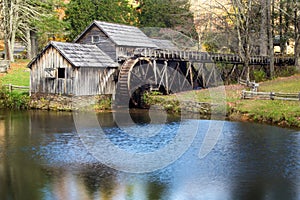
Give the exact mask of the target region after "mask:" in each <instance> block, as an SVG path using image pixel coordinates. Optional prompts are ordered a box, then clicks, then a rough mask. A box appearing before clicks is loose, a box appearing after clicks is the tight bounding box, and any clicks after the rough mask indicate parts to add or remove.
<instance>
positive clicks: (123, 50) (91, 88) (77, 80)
mask: <svg viewBox="0 0 300 200" xmlns="http://www.w3.org/2000/svg"><path fill="white" fill-rule="evenodd" d="M145 49H170V50H178V49H177V47H176V46H175V45H173V44H172V43H171V42H170V41H167V40H157V39H151V38H149V37H147V36H146V35H145V34H144V33H143V32H142V31H141V30H140V29H139V28H137V27H134V26H128V25H121V24H114V23H107V22H101V21H94V22H92V23H91V25H89V26H88V27H87V28H86V30H84V31H83V32H82V34H80V35H79V36H78V37H77V39H75V41H74V43H63V42H50V43H49V44H48V45H47V46H46V47H45V48H44V49H43V50H42V52H41V53H40V54H39V55H38V56H37V57H36V58H34V59H33V60H32V61H31V62H30V63H29V65H28V67H29V68H30V69H31V78H30V85H31V86H30V91H31V94H32V95H33V94H62V95H72V96H83V95H101V94H115V87H116V81H117V76H118V72H119V70H120V68H121V65H122V64H123V62H124V61H125V60H126V59H127V58H130V57H132V56H134V55H136V54H138V53H139V52H142V51H143V50H145Z"/></svg>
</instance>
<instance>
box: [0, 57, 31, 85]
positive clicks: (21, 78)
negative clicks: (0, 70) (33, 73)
mask: <svg viewBox="0 0 300 200" xmlns="http://www.w3.org/2000/svg"><path fill="white" fill-rule="evenodd" d="M28 62H29V61H28V60H18V61H17V62H15V63H12V64H11V67H10V69H9V70H8V73H7V74H4V75H2V76H1V77H0V84H1V85H6V84H12V85H17V86H29V79H30V71H29V69H28V68H27V67H26V66H27V64H28Z"/></svg>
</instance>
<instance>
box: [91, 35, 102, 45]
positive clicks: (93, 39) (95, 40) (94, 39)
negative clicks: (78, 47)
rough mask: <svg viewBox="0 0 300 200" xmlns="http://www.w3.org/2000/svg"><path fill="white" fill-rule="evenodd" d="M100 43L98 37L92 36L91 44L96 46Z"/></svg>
mask: <svg viewBox="0 0 300 200" xmlns="http://www.w3.org/2000/svg"><path fill="white" fill-rule="evenodd" d="M99 42H100V36H98V35H92V43H93V44H96V43H99Z"/></svg>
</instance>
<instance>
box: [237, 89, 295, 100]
mask: <svg viewBox="0 0 300 200" xmlns="http://www.w3.org/2000/svg"><path fill="white" fill-rule="evenodd" d="M242 99H271V100H284V101H300V93H281V92H254V91H246V90H243V91H242Z"/></svg>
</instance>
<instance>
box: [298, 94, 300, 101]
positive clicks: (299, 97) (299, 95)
mask: <svg viewBox="0 0 300 200" xmlns="http://www.w3.org/2000/svg"><path fill="white" fill-rule="evenodd" d="M298 99H299V101H300V93H299V94H298Z"/></svg>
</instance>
